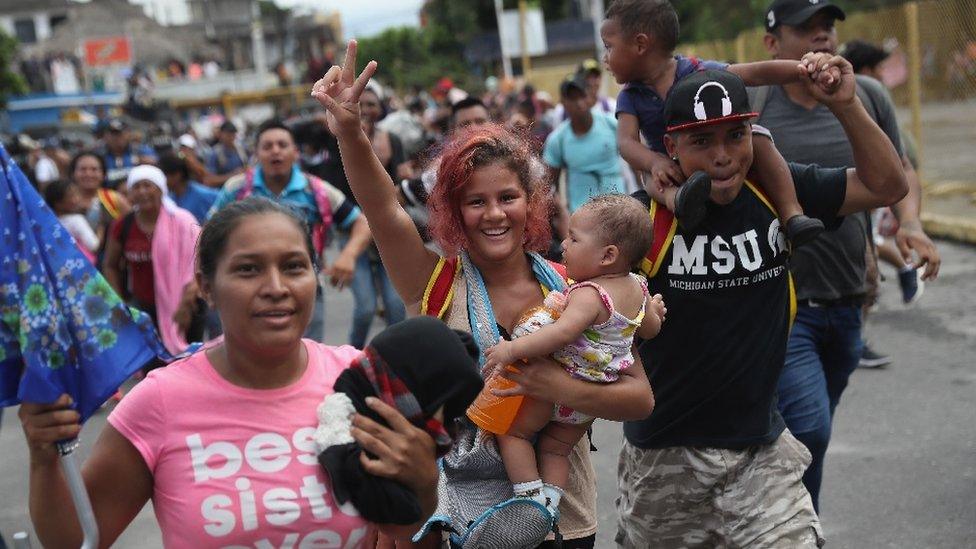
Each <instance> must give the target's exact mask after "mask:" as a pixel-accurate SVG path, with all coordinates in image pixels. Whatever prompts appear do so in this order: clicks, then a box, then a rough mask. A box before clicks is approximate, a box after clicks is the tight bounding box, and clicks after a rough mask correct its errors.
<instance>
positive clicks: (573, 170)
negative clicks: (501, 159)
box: [542, 79, 624, 212]
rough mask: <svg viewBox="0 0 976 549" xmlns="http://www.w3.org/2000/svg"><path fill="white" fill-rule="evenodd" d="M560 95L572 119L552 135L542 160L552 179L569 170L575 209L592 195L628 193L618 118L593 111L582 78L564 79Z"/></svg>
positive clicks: (571, 206) (568, 192)
mask: <svg viewBox="0 0 976 549" xmlns="http://www.w3.org/2000/svg"><path fill="white" fill-rule="evenodd" d="M559 95H560V101H561V102H562V104H563V108H564V109H565V110H566V115H567V116H568V119H567V120H565V121H563V122H562V123H561V124H560V125H559V126H557V127H556V129H555V130H553V132H552V133H551V134H549V137H548V138H547V139H546V145H545V148H544V149H543V153H542V160H543V161H544V162H545V163H546V165H547V166H548V167H549V170H550V181H553V182H558V180H559V173H560V171H561V170H563V169H565V170H566V198H567V201H568V206H569V211H570V212H573V211H575V210H576V209H577V208H579V207H580V206H582V205H583V203H584V202H586V201H587V200H588V199H590V197H593V196H597V195H601V194H608V193H622V192H624V180H623V177H622V176H621V173H620V152H619V149H618V148H617V120H616V119H615V118H614V117H613V116H612V115H609V114H604V113H600V112H596V113H595V112H593V111H592V110H590V108H589V101H588V100H587V96H586V87H585V85H584V84H583V82H581V81H580V80H577V79H572V80H566V81H564V82H563V83H562V85H560V87H559Z"/></svg>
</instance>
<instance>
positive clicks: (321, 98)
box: [312, 40, 376, 139]
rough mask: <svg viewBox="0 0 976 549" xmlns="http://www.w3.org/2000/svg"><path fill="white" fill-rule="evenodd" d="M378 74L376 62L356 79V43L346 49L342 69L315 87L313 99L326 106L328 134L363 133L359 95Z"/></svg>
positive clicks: (332, 69)
mask: <svg viewBox="0 0 976 549" xmlns="http://www.w3.org/2000/svg"><path fill="white" fill-rule="evenodd" d="M375 73H376V61H370V62H369V63H367V64H366V68H364V69H363V72H361V73H360V74H359V78H356V41H355V40H350V41H349V45H348V46H347V47H346V59H345V62H344V63H343V64H342V67H339V66H338V65H333V66H332V68H331V69H329V71H328V72H326V73H325V76H323V77H322V78H320V79H319V81H318V82H316V83H315V84H314V85H313V86H312V97H314V98H315V99H317V100H318V102H319V103H320V104H321V105H322V106H323V107H325V109H326V111H327V113H328V114H327V122H328V126H329V131H330V132H332V135H334V136H336V138H338V139H342V138H343V137H345V136H348V135H350V134H351V133H352V132H357V131H359V130H360V121H359V96H360V95H362V93H363V90H364V89H366V84H367V83H369V79H370V78H372V77H373V74H375Z"/></svg>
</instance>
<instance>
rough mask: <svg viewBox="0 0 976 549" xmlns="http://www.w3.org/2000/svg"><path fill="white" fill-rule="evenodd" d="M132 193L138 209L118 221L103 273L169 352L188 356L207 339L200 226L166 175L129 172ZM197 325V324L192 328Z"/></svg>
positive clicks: (152, 170) (150, 169)
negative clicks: (201, 314)
mask: <svg viewBox="0 0 976 549" xmlns="http://www.w3.org/2000/svg"><path fill="white" fill-rule="evenodd" d="M126 189H127V192H128V196H129V200H130V202H131V203H132V206H133V211H132V212H131V213H129V214H128V215H126V216H125V217H122V218H119V219H117V220H115V222H113V223H112V226H111V228H110V229H109V236H108V241H107V242H106V246H105V259H104V261H103V263H102V272H103V273H104V275H105V279H106V280H108V282H109V284H111V285H112V287H113V288H114V289H115V291H116V292H118V294H119V295H121V296H125V297H126V298H127V300H128V301H129V303H130V304H132V305H133V306H135V307H137V308H139V309H141V310H143V311H145V312H146V313H148V314H149V315H150V316H151V317H152V318H153V320H154V321H155V323H156V327H157V328H158V329H159V333H160V336H161V337H162V339H163V343H164V344H165V345H166V348H167V350H169V351H170V352H171V353H173V354H178V353H181V352H183V351H184V350H185V349H186V347H187V341H188V340H189V341H195V340H199V339H200V338H201V336H202V335H203V334H202V329H201V326H202V325H200V326H196V325H198V324H200V323H199V322H193V320H194V313H195V312H197V309H198V307H197V297H198V292H197V286H196V282H195V281H194V276H193V270H194V252H195V246H196V241H197V237H198V236H199V234H200V226H199V225H198V223H197V221H196V219H195V218H194V217H193V215H192V214H191V213H190V212H187V211H186V210H183V209H181V208H179V207H177V206H176V204H175V203H174V202H173V201H172V199H170V198H169V196H168V189H167V188H166V176H165V175H164V174H163V172H162V171H161V170H160V169H159V168H157V167H155V166H149V165H142V166H136V167H135V168H133V169H132V170H131V171H130V172H129V177H128V179H127V181H126ZM191 325H192V326H191Z"/></svg>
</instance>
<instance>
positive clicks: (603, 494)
mask: <svg viewBox="0 0 976 549" xmlns="http://www.w3.org/2000/svg"><path fill="white" fill-rule="evenodd" d="M940 247H941V249H942V251H943V254H944V261H945V263H944V267H943V273H942V276H941V277H940V280H939V281H938V283H937V284H930V285H929V286H928V287H927V288H926V292H925V296H924V298H923V299H922V301H921V303H920V304H919V306H918V307H917V308H915V309H913V310H904V309H902V308H901V306H900V305H899V303H898V301H897V293H898V291H897V283H896V282H895V280H894V278H893V277H892V276H890V275H891V273H890V272H889V273H888V274H889V280H888V282H886V283H885V284H884V291H885V294H884V295H883V297H882V303H881V305H880V307H879V310H878V311H877V312H876V313H875V314H874V315H873V317H872V319H871V321H870V323H869V326H868V329H867V333H868V335H869V337H870V339H871V341H872V344H873V345H874V346H875V347H876V348H878V349H881V350H884V351H886V352H888V353H890V354H892V355H893V356H894V357H895V359H896V362H895V364H894V365H892V366H891V367H889V368H887V369H884V370H874V371H865V370H860V371H858V372H857V373H856V374H855V375H854V376H853V378H852V380H851V385H850V387H849V388H848V390H847V392H846V393H845V395H844V398H843V401H842V403H841V405H840V407H839V409H838V410H839V411H838V416H837V418H836V422H835V424H834V440H833V443H832V445H831V448H830V451H829V452H828V458H827V465H826V477H825V480H824V488H823V494H822V496H821V504H822V506H823V523H824V527H825V530H826V534H827V538H828V542H829V544H830V546H831V547H841V548H858V549H860V548H868V547H870V548H875V547H899V548H902V547H904V548H927V547H939V548H943V547H944V548H953V549H954V548H959V547H972V543H973V539H976V505H974V503H973V502H974V501H976V428H974V426H976V297H974V296H976V248H969V247H963V246H958V245H954V244H949V243H940ZM327 304H328V308H329V313H328V316H329V323H328V327H327V333H328V337H327V338H326V339H327V341H328V342H330V343H340V342H341V341H342V340H344V338H345V327H346V326H347V325H348V319H349V318H350V308H351V305H350V298H349V295H348V293H345V294H339V295H336V294H333V293H330V294H328V301H327ZM104 422H105V414H104V413H102V414H99V415H98V416H96V417H95V418H93V419H92V420H91V421H90V422H89V423H88V425H86V428H85V435H86V436H84V443H85V445H86V446H85V448H86V449H87V447H88V446H89V445H90V444H91V442H92V439H93V438H94V436H95V433H97V432H98V430H99V429H100V428H101V426H102V425H103V424H104ZM620 440H621V435H620V426H619V425H617V424H613V423H608V422H600V423H598V424H597V426H596V428H595V443H596V445H597V446H598V447H599V448H600V451H599V452H597V453H596V454H595V455H594V460H593V462H594V466H595V467H596V470H597V476H598V482H599V487H600V505H599V509H600V525H601V528H600V532H599V537H598V543H597V547H600V548H603V547H612V539H613V530H614V526H613V524H614V520H615V519H614V508H613V495H614V492H615V485H616V484H615V483H616V479H615V475H616V459H617V455H616V454H617V450H618V448H619V446H620ZM26 459H27V455H26V450H25V447H24V443H23V435H22V434H21V432H20V429H19V425H18V424H17V420H16V415H15V410H13V409H11V410H8V411H7V413H6V414H5V416H4V419H3V426H2V429H0V532H3V534H4V535H5V536H7V539H8V541H9V539H10V536H11V535H12V533H13V532H15V531H17V530H21V529H25V528H27V527H28V526H29V521H28V519H27V512H26V507H27V504H26V498H27V479H26V473H27V464H26ZM117 546H118V547H124V548H129V547H131V548H153V547H161V543H160V538H159V533H158V530H157V527H156V524H155V520H154V519H153V516H152V511H151V507H150V506H147V507H146V509H144V510H143V512H142V513H141V514H140V515H139V517H138V518H137V519H136V521H135V522H134V523H133V524H132V525H131V526H130V528H129V529H128V530H127V531H126V533H125V534H124V535H123V537H122V538H120V540H119V541H118V543H117Z"/></svg>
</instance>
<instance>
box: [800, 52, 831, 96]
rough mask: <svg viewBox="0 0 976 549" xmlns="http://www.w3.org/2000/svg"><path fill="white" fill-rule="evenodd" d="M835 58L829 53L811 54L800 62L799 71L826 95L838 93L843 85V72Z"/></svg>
mask: <svg viewBox="0 0 976 549" xmlns="http://www.w3.org/2000/svg"><path fill="white" fill-rule="evenodd" d="M835 57H838V56H834V55H831V54H829V53H817V52H810V53H807V54H806V55H804V56H803V58H802V59H801V60H800V64H799V69H800V73H801V74H802V75H805V76H806V77H808V78H809V79H810V80H811V81H812V82H813V83H814V84H815V85H816V86H817V87H818V88H820V90H821V91H822V92H823V93H824V94H825V95H831V94H833V93H834V92H836V91H837V89H838V88H839V87H840V84H841V71H840V68H839V67H838V66H837V64H836V60H835Z"/></svg>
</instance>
